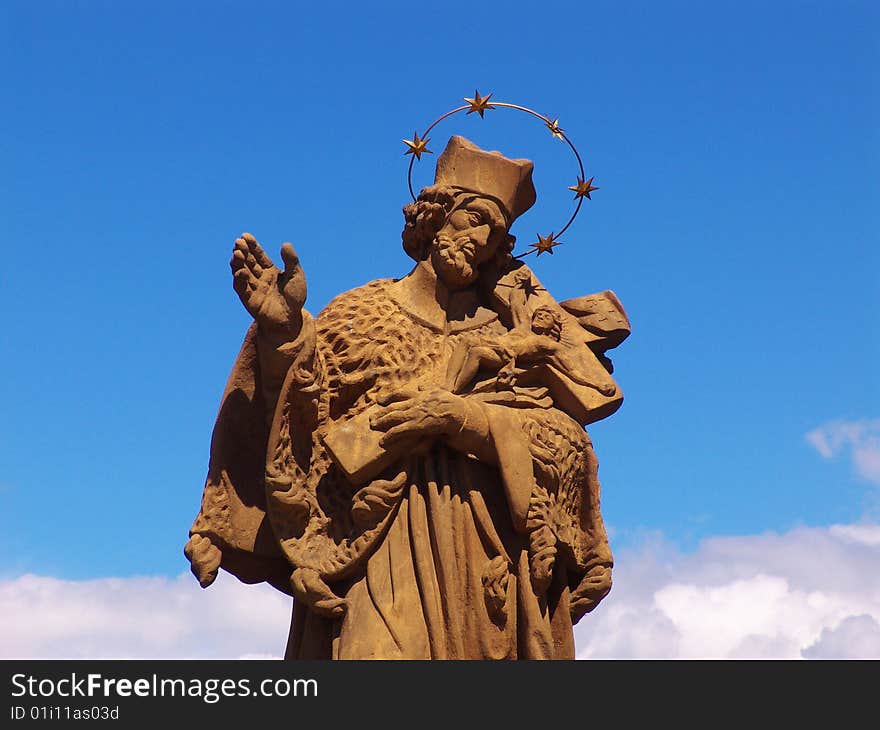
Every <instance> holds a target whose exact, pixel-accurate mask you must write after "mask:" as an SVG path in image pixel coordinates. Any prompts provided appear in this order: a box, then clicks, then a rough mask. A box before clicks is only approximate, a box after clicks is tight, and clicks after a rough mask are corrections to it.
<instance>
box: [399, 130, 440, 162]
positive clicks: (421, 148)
mask: <svg viewBox="0 0 880 730" xmlns="http://www.w3.org/2000/svg"><path fill="white" fill-rule="evenodd" d="M428 142H430V139H428V138H427V137H425V138H424V139H419V133H418V132H413V138H412V139H405V140H403V143H404V144H405V145H406V146H407V147H409V149H408V150H407V151H406V152H404V153H403V154H404V155H415V156H416V159H417V160H421V159H422V153H423V152H426V153H427V154H429V155H432V154H434V153H433V152H431V150H429V149H428Z"/></svg>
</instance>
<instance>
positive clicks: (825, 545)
mask: <svg viewBox="0 0 880 730" xmlns="http://www.w3.org/2000/svg"><path fill="white" fill-rule="evenodd" d="M878 565H880V525H875V524H858V525H834V526H832V527H829V528H798V529H795V530H792V531H790V532H788V533H785V534H782V535H777V534H773V533H768V534H762V535H751V536H745V537H723V538H712V539H710V540H707V541H705V542H703V543H702V544H701V546H700V548H699V549H698V550H697V551H696V552H695V553H693V554H690V555H683V554H681V553H679V552H678V551H677V550H675V548H674V547H672V546H671V545H669V544H666V543H664V542H663V541H657V540H654V541H653V542H652V543H651V544H650V545H648V546H646V547H643V548H641V549H640V550H638V551H625V552H623V553H622V554H621V555H620V556H618V559H617V560H616V561H615V585H614V588H613V590H612V591H611V594H610V595H609V596H608V598H606V599H605V602H604V603H602V604H601V605H600V606H599V608H597V609H596V611H595V612H594V613H593V614H588V615H587V616H586V617H584V619H583V620H582V622H581V623H580V624H579V625H578V626H577V627H576V629H575V639H576V645H577V647H578V656H579V657H580V658H603V657H605V658H615V657H616V658H625V657H646V658H647V657H668V658H798V657H802V656H803V657H819V656H822V657H839V658H847V657H874V658H880V571H878V570H877V566H878Z"/></svg>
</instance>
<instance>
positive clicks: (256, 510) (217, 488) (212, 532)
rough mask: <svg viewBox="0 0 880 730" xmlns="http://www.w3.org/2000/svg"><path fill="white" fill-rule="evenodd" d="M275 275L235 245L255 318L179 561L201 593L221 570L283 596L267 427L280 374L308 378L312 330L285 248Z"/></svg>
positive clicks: (265, 259)
mask: <svg viewBox="0 0 880 730" xmlns="http://www.w3.org/2000/svg"><path fill="white" fill-rule="evenodd" d="M281 257H282V259H283V260H284V270H283V271H282V270H280V269H278V268H277V267H276V266H275V265H274V264H273V263H272V260H271V259H270V258H269V256H268V255H267V254H266V252H265V251H264V250H263V248H262V247H261V246H260V244H259V243H257V241H256V239H255V238H254V237H253V236H252V235H250V234H249V233H243V234H242V235H241V237H240V238H238V239H236V241H235V245H234V247H233V252H232V259H231V261H230V266H231V268H232V275H233V287H234V289H235V291H236V293H237V294H238V296H239V298H240V299H241V302H242V304H243V305H244V307H245V309H247V311H248V312H249V313H250V314H251V316H252V317H253V318H254V321H255V324H254V325H252V326H251V329H249V330H248V333H247V335H246V336H245V342H244V345H243V346H242V350H241V352H240V353H239V356H238V359H237V360H236V363H235V365H234V366H233V369H232V374H231V375H230V378H229V382H228V383H227V386H226V392H225V393H224V396H223V402H222V404H221V408H220V413H219V414H218V417H217V422H216V423H215V426H214V435H213V438H212V441H211V458H210V463H209V467H208V477H207V480H206V483H205V490H204V494H203V499H202V508H201V510H200V512H199V514H198V516H197V518H196V521H195V523H194V524H193V527H192V529H191V530H190V540H189V542H188V543H187V545H186V548H185V553H186V556H187V558H189V560H190V562H191V564H192V569H193V572H194V573H195V574H196V576H197V577H198V579H199V582H200V583H201V584H202V586H206V585H209V584H210V583H211V582H212V581H213V580H214V578H215V577H216V575H217V570H218V569H219V568H220V567H223V568H225V569H226V570H228V571H230V572H232V573H234V574H235V575H237V576H238V577H239V578H240V579H241V580H244V581H246V582H254V581H258V580H269V581H270V582H272V583H273V585H276V586H283V587H282V588H281V590H286V591H289V587H287V585H286V584H287V576H288V575H289V571H288V570H287V567H286V561H285V560H284V559H283V557H282V556H281V555H280V553H279V552H278V548H277V546H276V545H275V544H274V543H273V541H272V540H271V539H269V538H270V535H271V530H266V529H264V522H265V519H266V514H265V509H266V505H265V486H264V478H265V471H264V469H265V461H266V449H267V440H268V435H269V425H270V423H271V420H272V417H273V415H274V413H275V409H276V404H277V401H278V397H279V392H280V390H281V386H282V383H283V381H284V377H285V375H286V373H287V372H288V371H289V370H291V369H293V370H294V373H295V374H296V375H297V379H298V380H299V381H300V382H304V381H307V380H309V377H308V376H309V373H311V372H312V371H313V370H314V353H315V327H314V323H313V321H312V319H311V317H310V315H309V314H308V313H307V312H305V311H304V310H303V308H302V307H303V304H304V303H305V299H306V281H305V275H304V274H303V272H302V269H301V267H300V265H299V259H298V257H297V255H296V252H295V251H294V249H293V246H291V245H290V244H289V243H285V244H284V245H283V246H282V247H281Z"/></svg>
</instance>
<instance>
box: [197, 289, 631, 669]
mask: <svg viewBox="0 0 880 730" xmlns="http://www.w3.org/2000/svg"><path fill="white" fill-rule="evenodd" d="M392 284H393V281H392V280H379V281H374V282H371V283H369V284H367V285H365V286H363V287H360V288H358V289H354V290H352V291H349V292H346V293H344V294H341V295H339V296H338V297H336V298H335V299H334V300H333V301H332V302H330V304H328V305H327V307H326V308H325V309H324V310H323V311H322V312H321V313H320V315H319V316H318V317H317V319H316V320H312V319H311V317H308V315H306V319H305V323H304V326H303V330H302V333H301V334H300V336H299V338H298V339H297V340H296V341H294V342H292V343H287V344H285V345H282V346H280V347H273V346H271V345H270V344H268V343H267V342H265V341H263V340H262V339H261V335H260V334H259V332H258V331H257V328H256V326H255V325H254V326H252V327H251V329H250V330H249V332H248V334H247V335H246V337H245V342H244V345H243V347H242V350H241V353H240V354H239V357H238V359H237V361H236V364H235V366H234V367H233V371H232V374H231V376H230V379H229V383H228V384H227V389H226V392H225V394H224V399H223V403H222V405H221V410H220V414H219V416H218V419H217V425H216V426H215V431H214V437H213V440H212V448H211V461H210V465H209V471H208V479H207V483H206V486H205V491H204V495H203V499H202V509H201V512H200V513H199V516H198V517H197V518H196V521H195V523H194V525H193V527H192V530H191V534H200V535H204V536H207V537H210V538H211V539H212V540H213V541H214V542H215V544H217V545H218V546H219V547H220V548H221V549H222V551H223V562H222V564H221V565H222V567H223V568H224V569H226V570H228V571H229V572H232V573H233V574H235V575H236V576H238V577H239V578H240V579H241V580H243V581H245V582H258V581H268V582H270V583H271V584H272V585H274V586H275V587H277V588H279V589H280V590H283V591H285V592H287V593H294V592H295V591H292V590H291V584H294V585H296V584H297V580H299V581H300V583H302V581H303V578H302V576H305V575H307V574H308V575H309V576H312V577H313V578H314V579H315V580H318V581H319V582H320V583H321V585H323V586H326V587H327V588H328V590H330V591H332V592H333V594H335V595H336V596H338V597H340V598H343V599H344V600H345V606H346V608H345V613H344V615H342V616H341V617H339V616H330V615H327V614H326V612H324V613H323V614H322V612H320V611H316V610H313V607H312V606H310V605H308V601H306V600H300V599H299V598H297V599H296V600H295V601H294V610H293V617H292V622H291V631H290V636H289V639H288V645H287V650H286V657H288V658H334V659H335V658H338V659H347V658H351V659H365V658H409V659H504V658H507V659H515V658H547V659H549V658H573V657H574V642H573V631H572V627H573V624H574V623H576V622H577V621H578V620H579V619H580V617H581V616H582V615H583V613H585V612H586V611H588V610H591V609H592V608H593V607H594V605H595V604H596V603H597V602H598V600H601V597H602V596H603V595H604V593H605V592H607V588H606V589H605V591H604V592H602V593H601V594H600V595H598V596H594V595H593V596H591V595H590V594H589V592H588V591H585V590H584V588H583V586H584V585H586V584H588V583H589V580H590V578H591V576H595V575H596V574H597V572H599V573H601V571H609V570H610V567H611V564H612V561H611V552H610V549H609V546H608V540H607V536H606V533H605V528H604V526H603V523H602V517H601V513H600V505H599V483H598V479H597V468H598V466H597V461H596V458H595V455H594V453H593V449H592V445H591V443H590V440H589V438H588V436H587V434H586V432H585V431H584V428H583V426H584V425H585V424H586V423H587V422H589V421H591V420H597V419H598V418H601V417H604V416H605V415H607V414H608V413H610V412H613V410H616V408H617V407H618V406H619V405H620V401H621V397H620V395H619V393H617V394H616V395H615V396H614V397H611V398H609V397H605V396H602V395H600V394H599V393H597V392H596V390H591V389H590V388H585V387H583V386H581V385H578V382H586V381H588V380H599V379H602V378H604V379H606V381H610V376H609V373H608V370H609V368H608V366H607V365H605V367H603V366H602V365H601V364H600V359H599V358H602V355H601V354H594V353H593V352H592V351H591V350H590V349H589V348H588V347H587V346H586V345H585V344H584V342H585V341H587V342H588V341H589V339H590V337H587V338H586V340H584V339H583V338H582V337H581V338H580V339H578V338H579V337H580V335H583V333H584V332H585V330H584V329H583V328H582V326H581V325H579V324H578V320H577V319H575V317H574V316H572V314H574V315H575V316H577V315H578V314H582V312H576V311H574V310H572V314H569V313H567V312H564V314H565V317H566V320H565V322H566V323H565V327H564V332H565V337H567V338H568V339H569V340H571V341H573V342H574V343H575V344H574V345H573V347H580V348H582V349H583V353H584V357H583V358H582V360H581V361H582V362H583V364H584V367H583V372H580V373H577V374H574V373H572V374H570V375H572V376H573V377H574V376H575V375H578V376H579V377H574V379H573V380H572V379H571V378H569V377H567V376H566V374H564V373H560V372H559V371H557V370H554V369H553V368H552V367H549V366H541V367H538V368H536V369H535V370H536V372H534V373H532V375H533V378H532V381H531V385H530V384H529V383H530V381H529V378H528V375H529V374H528V373H525V374H523V375H524V376H526V377H523V379H522V382H523V384H524V385H523V387H517V388H514V389H513V390H512V391H509V390H508V391H504V392H499V391H496V390H493V388H492V387H491V385H490V386H489V387H484V388H482V389H480V388H479V387H475V388H473V389H472V392H470V393H466V394H464V397H465V398H468V399H469V400H470V401H471V402H472V403H474V404H476V405H477V407H479V408H480V409H481V410H482V412H483V413H484V415H485V417H486V420H487V422H488V424H489V430H490V434H491V435H490V440H491V441H492V442H493V449H494V452H495V453H496V454H497V458H496V459H494V460H492V461H488V460H484V461H480V460H478V459H477V458H476V457H475V456H474V455H472V454H464V453H461V452H459V451H456V450H454V449H453V448H452V447H451V446H449V445H448V444H447V443H446V442H445V441H444V440H443V439H425V438H422V439H418V440H417V441H411V442H409V446H407V447H406V448H404V449H403V450H401V449H398V450H396V451H393V452H391V453H389V454H385V455H384V456H385V458H384V460H383V459H382V458H379V459H378V460H376V461H375V462H374V463H373V466H372V468H366V469H364V470H362V471H361V472H359V473H356V474H355V473H353V471H352V470H351V469H349V468H344V466H345V465H344V463H343V462H344V461H345V454H342V457H343V458H342V459H340V458H338V456H339V454H335V453H334V452H333V450H332V449H331V448H330V446H328V444H330V445H332V444H333V443H334V439H336V440H337V441H338V440H339V438H338V435H339V434H340V433H345V432H346V429H353V430H354V431H358V429H360V430H361V431H363V430H364V429H366V430H367V431H368V430H369V428H368V426H365V425H364V424H367V423H368V421H366V420H365V418H368V415H369V413H370V412H371V411H375V409H376V408H377V406H376V401H377V399H379V398H381V397H382V396H383V395H385V394H389V393H393V392H395V391H397V390H398V389H400V388H401V387H404V386H408V385H415V384H442V383H443V382H444V379H445V375H446V367H447V364H448V362H449V360H450V358H451V356H452V353H453V351H454V349H455V347H456V345H458V343H459V342H460V340H461V338H463V337H466V338H471V339H474V340H479V338H482V337H497V336H499V335H502V334H504V333H505V332H507V331H508V325H505V323H504V322H503V321H502V320H503V317H502V318H499V317H496V318H494V319H490V320H489V321H488V322H486V321H483V322H482V323H480V324H477V325H475V326H474V327H473V328H472V329H459V330H458V331H455V332H450V331H438V330H437V329H436V328H435V327H433V326H431V325H429V324H428V323H427V322H425V321H421V320H420V319H418V318H417V317H416V316H414V315H413V314H410V313H408V312H407V311H405V310H404V309H403V308H402V307H401V306H400V305H399V304H398V303H397V302H396V301H395V300H394V298H393V297H392V296H391V294H390V287H391V285H392ZM611 296H612V297H613V295H611ZM545 298H547V297H545ZM551 301H552V300H551ZM614 301H615V302H616V299H615V300H614ZM540 303H546V302H537V304H540ZM553 304H554V305H555V306H556V307H557V308H559V306H560V305H558V304H556V303H555V302H553ZM564 305H565V303H563V307H564ZM618 306H619V305H618ZM499 309H501V307H499ZM560 311H562V310H560ZM621 312H622V310H621ZM624 316H625V315H624ZM627 326H628V324H627ZM448 329H449V328H447V330H448ZM594 339H595V338H594ZM484 375H485V374H484ZM489 375H491V374H489ZM490 381H491V378H489V381H485V380H484V383H485V382H490ZM548 382H549V383H550V386H549V387H548V386H547V383H548ZM611 382H613V381H611ZM340 429H341V430H340ZM334 434H335V435H334ZM343 442H344V439H343ZM336 448H337V450H338V448H339V447H338V446H337V447H336ZM523 490H525V491H523ZM516 494H518V495H519V498H518V499H515V500H513V501H516V502H518V503H520V504H522V503H527V504H528V511H527V513H526V512H522V510H521V512H522V513H521V514H519V515H517V514H514V511H513V508H512V495H516ZM548 556H549V558H548ZM538 557H541V558H543V559H544V561H545V562H547V560H548V559H549V562H550V563H551V571H550V575H549V579H548V580H547V581H545V582H544V583H540V582H538V581H535V580H534V573H535V568H534V563H535V561H536V560H537V558H538ZM609 585H610V584H609Z"/></svg>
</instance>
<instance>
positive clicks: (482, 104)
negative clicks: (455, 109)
mask: <svg viewBox="0 0 880 730" xmlns="http://www.w3.org/2000/svg"><path fill="white" fill-rule="evenodd" d="M491 98H492V94H486V96H480V92H479V91H477V90H476V89H474V98H473V99H468V98H467V97H465V101H466V102H467V103H468V104H470V105H471V108H470V109H468V110H467V113H468V114H473V113H474V112H476V113H477V114H479V115H480V119H484V118H485V117H483V113H484V112H486V111H487V110H489V109H494V108H495V107H494V106H492V104H490V103H489V99H491Z"/></svg>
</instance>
